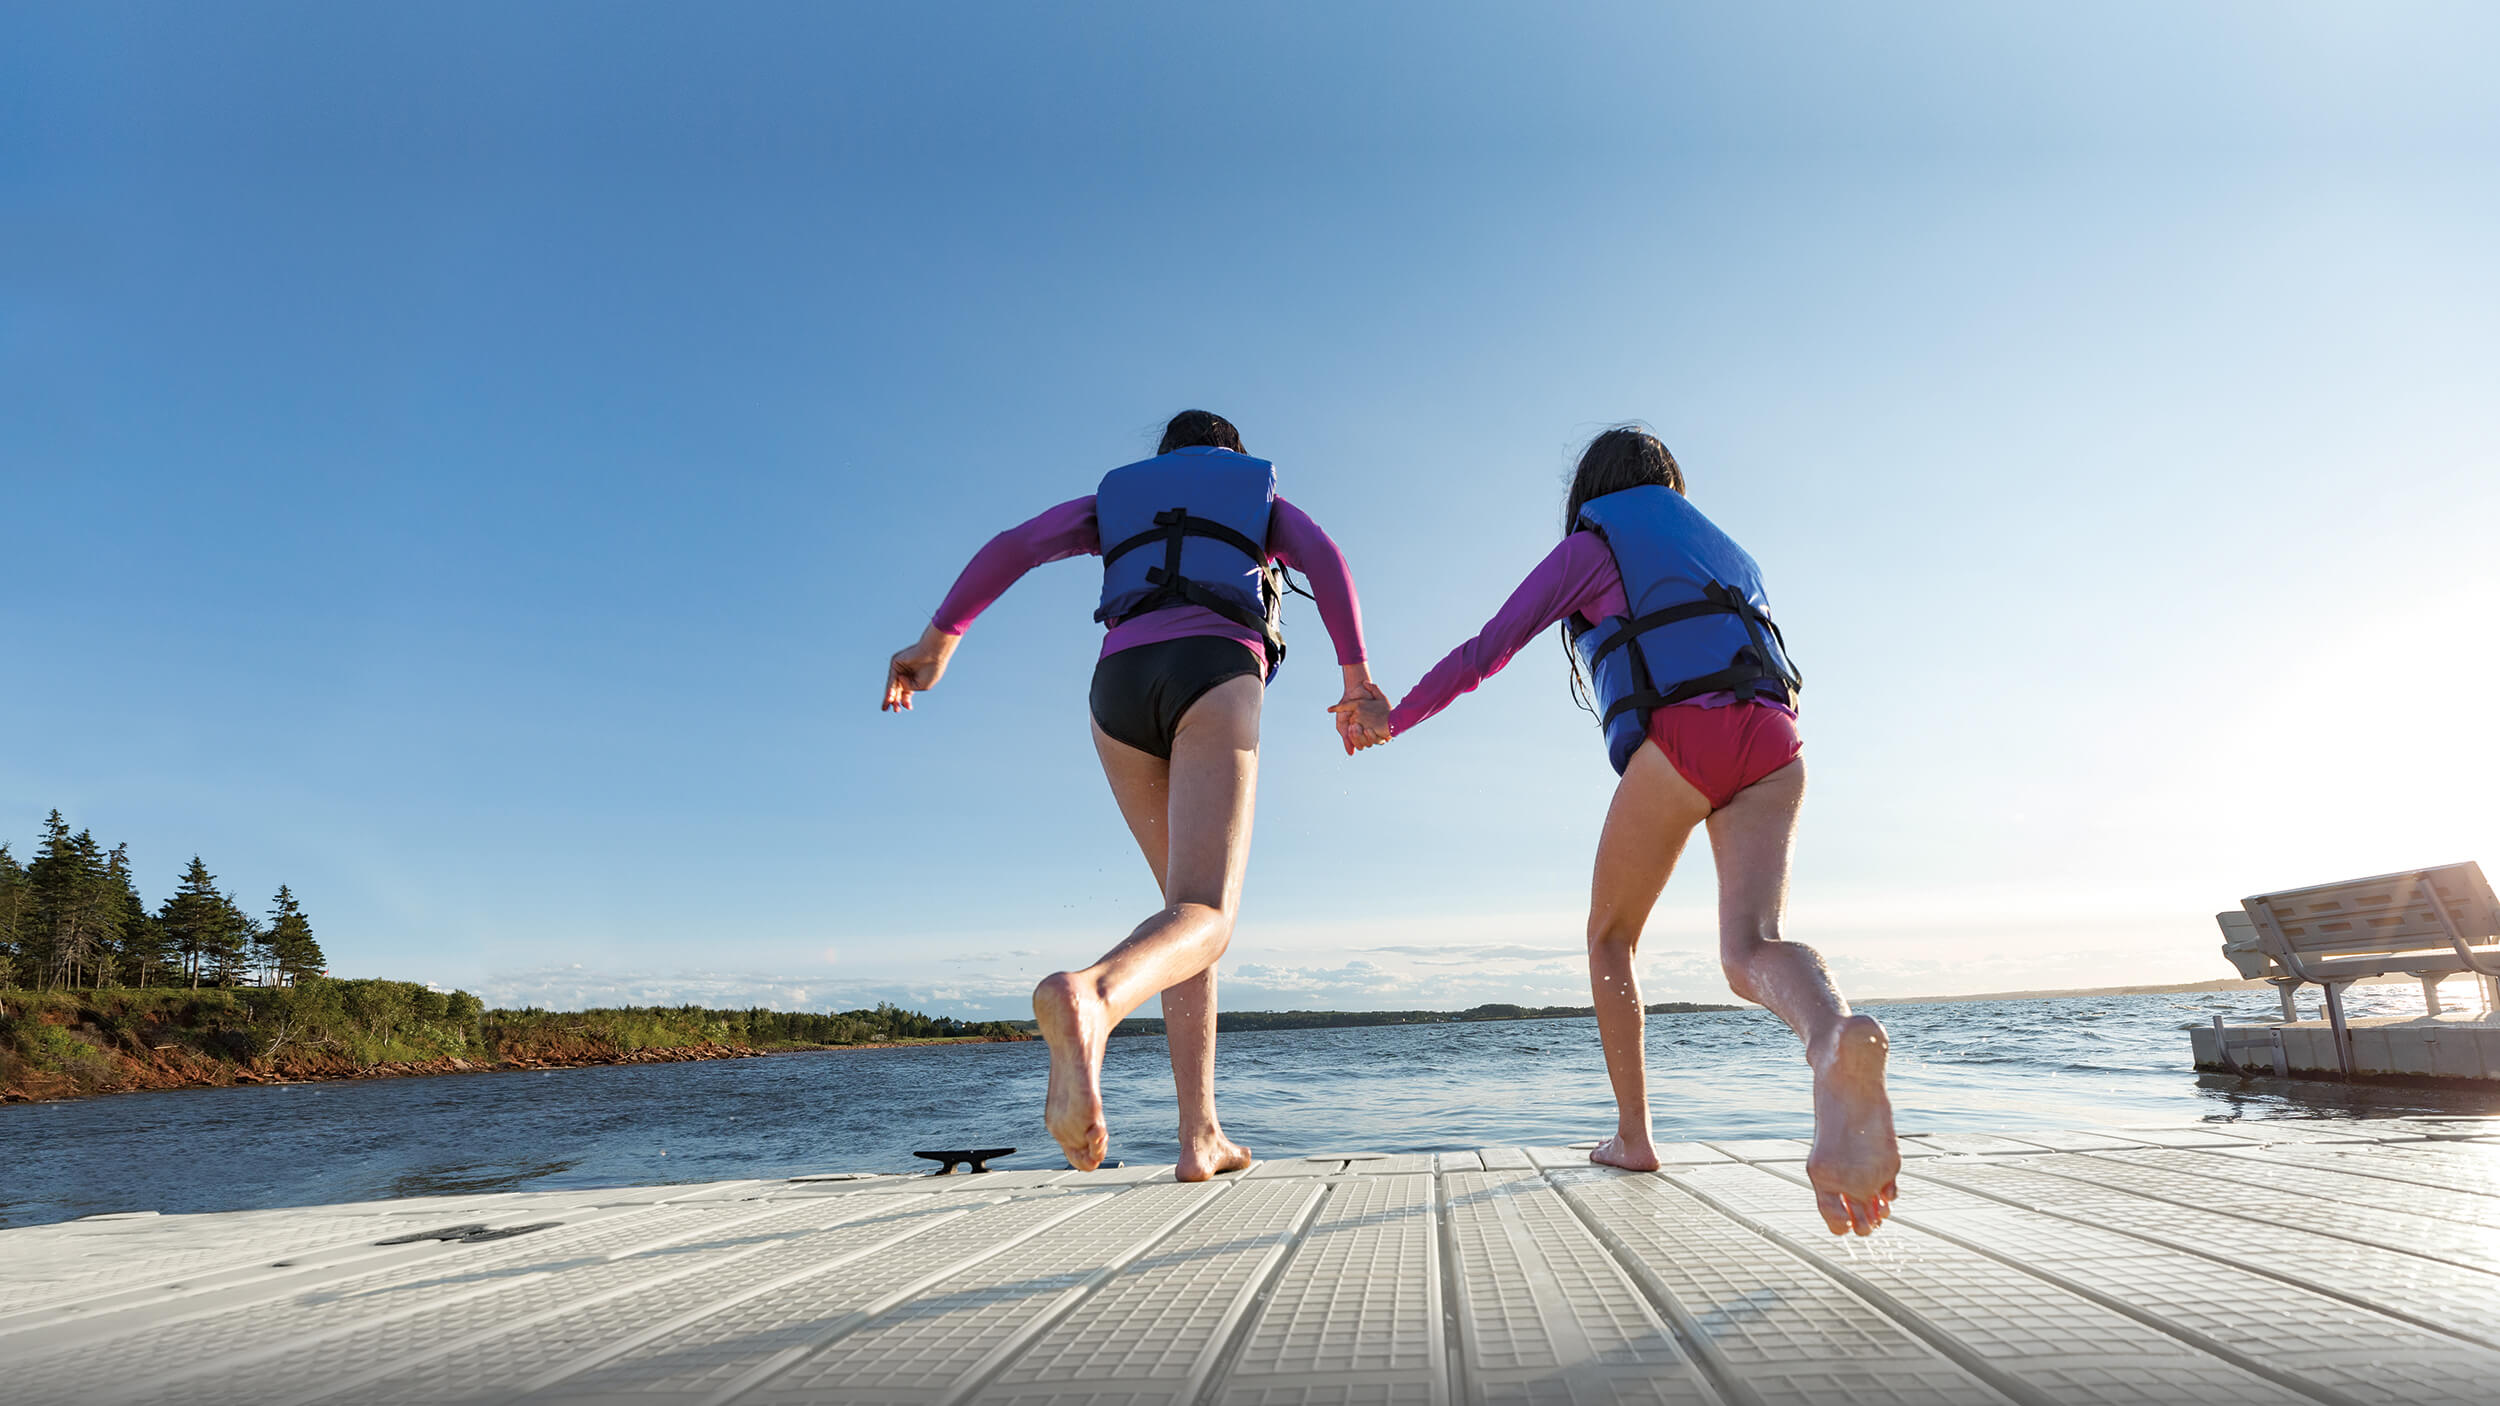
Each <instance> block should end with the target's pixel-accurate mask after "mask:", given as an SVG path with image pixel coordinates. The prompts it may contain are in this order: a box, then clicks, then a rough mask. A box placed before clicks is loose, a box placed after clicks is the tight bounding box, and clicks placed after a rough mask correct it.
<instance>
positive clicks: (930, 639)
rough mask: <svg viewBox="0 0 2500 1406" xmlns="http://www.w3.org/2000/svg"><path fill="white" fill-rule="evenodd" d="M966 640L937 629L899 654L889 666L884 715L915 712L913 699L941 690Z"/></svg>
mask: <svg viewBox="0 0 2500 1406" xmlns="http://www.w3.org/2000/svg"><path fill="white" fill-rule="evenodd" d="M961 642H962V636H960V635H950V634H947V633H945V632H944V631H942V630H940V629H938V628H937V627H936V626H935V625H932V626H930V627H928V628H927V629H925V630H922V631H921V632H920V639H919V641H918V642H917V643H915V644H913V645H912V646H911V647H910V648H908V649H904V650H899V651H897V652H896V653H895V655H894V658H893V659H892V660H891V661H889V662H888V663H887V665H886V673H885V703H884V704H883V706H881V707H880V708H878V710H877V711H879V712H881V713H894V712H903V713H908V712H910V711H911V696H912V695H913V694H915V693H920V692H924V691H926V690H928V689H932V688H935V687H937V682H938V680H939V679H942V678H944V677H946V661H947V660H949V659H952V658H954V657H955V646H956V645H957V644H959V643H961Z"/></svg>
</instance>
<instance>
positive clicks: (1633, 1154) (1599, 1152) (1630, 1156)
mask: <svg viewBox="0 0 2500 1406" xmlns="http://www.w3.org/2000/svg"><path fill="white" fill-rule="evenodd" d="M1589 1160H1590V1161H1592V1162H1596V1163H1600V1164H1602V1165H1604V1166H1608V1167H1621V1168H1623V1169H1624V1170H1625V1171H1627V1172H1654V1171H1656V1170H1658V1149H1656V1148H1654V1147H1652V1146H1650V1145H1649V1139H1648V1138H1646V1137H1638V1138H1627V1137H1625V1136H1624V1135H1623V1134H1621V1133H1617V1134H1615V1135H1614V1136H1613V1137H1610V1138H1608V1139H1606V1140H1605V1141H1604V1142H1601V1143H1599V1144H1598V1145H1597V1146H1595V1147H1593V1148H1591V1149H1589Z"/></svg>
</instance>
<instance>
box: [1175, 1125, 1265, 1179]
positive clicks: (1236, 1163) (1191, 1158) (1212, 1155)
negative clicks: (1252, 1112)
mask: <svg viewBox="0 0 2500 1406" xmlns="http://www.w3.org/2000/svg"><path fill="white" fill-rule="evenodd" d="M1249 1166H1250V1149H1249V1148H1246V1147H1244V1146H1242V1145H1241V1144H1240V1143H1237V1142H1235V1141H1233V1140H1232V1139H1231V1138H1228V1137H1226V1136H1224V1134H1223V1131H1222V1130H1221V1129H1219V1130H1217V1131H1215V1132H1212V1133H1207V1134H1204V1135H1202V1136H1199V1137H1185V1138H1182V1139H1181V1161H1180V1165H1179V1166H1177V1167H1175V1168H1173V1169H1172V1179H1173V1180H1174V1181H1205V1180H1207V1179H1208V1178H1210V1177H1212V1176H1214V1175H1215V1174H1216V1173H1218V1172H1239V1171H1245V1170H1247V1169H1248V1168H1249Z"/></svg>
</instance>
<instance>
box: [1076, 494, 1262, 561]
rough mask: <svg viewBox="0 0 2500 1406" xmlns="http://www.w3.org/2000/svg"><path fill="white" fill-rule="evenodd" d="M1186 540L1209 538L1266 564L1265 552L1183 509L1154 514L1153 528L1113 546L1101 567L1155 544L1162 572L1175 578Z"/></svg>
mask: <svg viewBox="0 0 2500 1406" xmlns="http://www.w3.org/2000/svg"><path fill="white" fill-rule="evenodd" d="M1187 537H1212V538H1214V539H1215V540H1216V541H1218V542H1222V543H1223V544H1224V545H1226V546H1228V547H1231V548H1232V549H1233V550H1235V551H1237V552H1239V553H1241V554H1242V555H1243V556H1246V557H1248V558H1250V559H1251V560H1252V561H1265V560H1267V548H1265V547H1262V546H1260V545H1259V544H1258V543H1256V542H1253V541H1251V540H1250V539H1249V538H1247V537H1245V536H1243V535H1242V534H1240V533H1239V532H1236V531H1234V530H1233V529H1232V528H1230V527H1227V526H1225V525H1224V524H1223V523H1220V522H1217V521H1216V520H1215V519H1213V518H1203V517H1192V516H1190V514H1189V509H1187V508H1166V509H1164V510H1163V511H1162V512H1159V513H1157V514H1155V525H1154V526H1152V527H1149V528H1147V529H1146V530H1145V531H1143V532H1140V533H1138V534H1137V535H1135V536H1133V537H1127V538H1123V539H1122V540H1121V541H1120V543H1119V544H1118V545H1117V546H1114V547H1112V548H1111V549H1110V550H1108V551H1106V552H1104V553H1103V554H1102V564H1103V565H1105V566H1109V565H1110V564H1111V563H1113V562H1115V561H1118V560H1119V559H1120V558H1122V557H1124V556H1126V555H1128V554H1129V553H1130V552H1133V551H1136V550H1137V549H1138V548H1140V547H1145V546H1151V545H1153V544H1154V543H1156V542H1161V543H1163V544H1164V561H1163V564H1164V568H1165V569H1166V570H1167V571H1170V572H1172V573H1173V574H1175V575H1177V574H1179V571H1180V549H1181V541H1182V539H1183V538H1187Z"/></svg>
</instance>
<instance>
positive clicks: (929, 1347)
mask: <svg viewBox="0 0 2500 1406" xmlns="http://www.w3.org/2000/svg"><path fill="white" fill-rule="evenodd" d="M1231 1190H1232V1184H1231V1183H1211V1184H1200V1185H1195V1186H1182V1185H1178V1184H1174V1183H1169V1182H1167V1183H1165V1184H1164V1185H1161V1186H1143V1187H1138V1188H1135V1189H1134V1190H1130V1191H1127V1192H1125V1193H1123V1194H1121V1195H1119V1196H1116V1197H1113V1198H1110V1202H1109V1204H1108V1205H1105V1206H1103V1207H1101V1208H1100V1209H1098V1210H1096V1211H1094V1212H1093V1213H1092V1214H1090V1215H1087V1216H1086V1217H1084V1218H1083V1219H1082V1220H1078V1221H1072V1222H1067V1223H1063V1224H1060V1225H1056V1226H1052V1227H1051V1228H1049V1229H1047V1230H1045V1231H1043V1232H1042V1233H1040V1234H1038V1235H1035V1236H1033V1237H1032V1238H1030V1239H1028V1240H1025V1241H1022V1242H1021V1243H1018V1244H1016V1245H1014V1246H1011V1247H1008V1248H1005V1249H1002V1250H999V1251H998V1252H996V1253H995V1254H991V1255H988V1256H985V1257H983V1258H982V1259H981V1261H980V1262H979V1263H978V1264H974V1265H971V1266H969V1267H967V1268H965V1269H963V1270H962V1271H960V1272H958V1273H955V1274H952V1275H949V1276H947V1277H946V1278H944V1279H941V1280H939V1281H937V1282H936V1283H933V1284H931V1285H929V1286H928V1287H926V1288H924V1289H921V1290H919V1291H918V1292H916V1293H914V1294H913V1295H912V1296H911V1297H910V1298H909V1299H907V1300H905V1301H904V1302H902V1303H900V1304H898V1305H895V1306H894V1307H892V1308H889V1309H886V1310H884V1311H883V1312H881V1313H880V1314H878V1316H877V1318H876V1320H875V1321H874V1322H872V1323H869V1324H867V1325H865V1326H863V1327H861V1328H860V1329H859V1330H858V1331H857V1332H854V1333H851V1334H849V1335H847V1336H844V1337H842V1338H840V1339H838V1340H836V1341H834V1342H832V1343H830V1344H828V1345H825V1346H823V1347H821V1348H819V1349H818V1350H816V1351H814V1352H812V1353H809V1354H808V1355H806V1356H805V1357H803V1358H801V1359H800V1360H797V1361H794V1362H791V1363H789V1364H787V1365H785V1366H782V1367H779V1368H778V1369H776V1370H774V1371H773V1372H772V1373H771V1374H770V1375H769V1376H767V1377H765V1378H764V1379H762V1380H761V1381H759V1382H758V1383H756V1384H755V1385H754V1386H753V1387H752V1388H751V1389H749V1390H748V1391H747V1392H745V1393H744V1394H741V1395H738V1396H737V1397H735V1399H736V1400H739V1401H742V1402H753V1403H756V1406H804V1403H809V1402H847V1403H857V1406H909V1403H918V1402H936V1401H941V1400H950V1399H954V1398H955V1397H956V1396H957V1395H958V1394H959V1393H960V1391H961V1390H963V1389H967V1388H970V1387H972V1386H975V1385H977V1384H978V1382H979V1380H980V1379H981V1378H982V1377H983V1376H985V1375H987V1374H989V1373H990V1372H992V1371H995V1370H996V1369H997V1368H998V1367H999V1366H1002V1365H1004V1357H1005V1354H1007V1353H1009V1352H1011V1351H1014V1350H1015V1349H1017V1348H1019V1347H1020V1346H1021V1345H1022V1344H1023V1343H1025V1342H1027V1341H1029V1340H1030V1338H1031V1337H1032V1336H1033V1335H1034V1334H1036V1333H1038V1332H1039V1331H1040V1330H1041V1329H1042V1328H1043V1327H1045V1326H1047V1324H1048V1322H1049V1321H1050V1317H1051V1316H1052V1315H1054V1314H1055V1313H1057V1312H1060V1311H1064V1310H1065V1309H1067V1308H1069V1307H1072V1306H1073V1303H1074V1299H1073V1297H1072V1296H1073V1295H1074V1294H1076V1293H1078V1292H1081V1290H1082V1288H1083V1286H1085V1285H1086V1283H1087V1281H1088V1280H1091V1279H1093V1278H1094V1277H1095V1276H1097V1275H1101V1274H1105V1273H1107V1272H1108V1271H1109V1270H1111V1269H1112V1268H1114V1267H1116V1266H1118V1265H1120V1264H1123V1263H1125V1262H1127V1261H1128V1260H1130V1259H1133V1258H1135V1257H1136V1256H1138V1255H1141V1254H1143V1253H1145V1252H1146V1250H1147V1249H1148V1248H1149V1247H1150V1246H1152V1245H1153V1244H1154V1243H1155V1242H1156V1241H1158V1240H1160V1239H1162V1238H1163V1236H1164V1235H1165V1233H1166V1232H1168V1231H1170V1230H1171V1229H1172V1228H1173V1227H1174V1226H1176V1225H1178V1224H1179V1223H1180V1222H1181V1221H1182V1220H1183V1219H1184V1218H1186V1217H1188V1216H1190V1215H1192V1214H1194V1213H1196V1212H1199V1211H1202V1210H1205V1209H1206V1208H1207V1207H1208V1206H1210V1205H1212V1204H1214V1203H1215V1202H1217V1201H1218V1200H1220V1199H1221V1198H1222V1197H1224V1196H1225V1195H1227V1194H1229V1193H1230V1192H1231Z"/></svg>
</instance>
